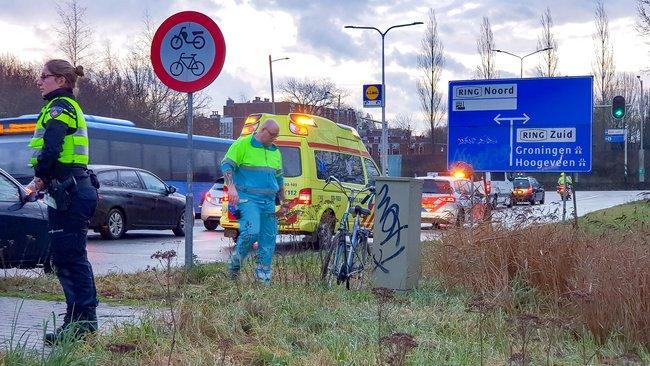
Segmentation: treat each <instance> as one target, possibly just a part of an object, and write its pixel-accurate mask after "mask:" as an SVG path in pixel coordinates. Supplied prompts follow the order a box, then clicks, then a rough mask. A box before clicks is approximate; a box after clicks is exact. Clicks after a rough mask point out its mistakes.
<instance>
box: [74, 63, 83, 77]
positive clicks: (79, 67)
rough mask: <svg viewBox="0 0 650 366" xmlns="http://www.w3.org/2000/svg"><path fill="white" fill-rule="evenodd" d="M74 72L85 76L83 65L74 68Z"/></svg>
mask: <svg viewBox="0 0 650 366" xmlns="http://www.w3.org/2000/svg"><path fill="white" fill-rule="evenodd" d="M74 73H75V74H77V76H79V77H82V76H84V67H83V66H81V65H78V66H77V67H75V68H74Z"/></svg>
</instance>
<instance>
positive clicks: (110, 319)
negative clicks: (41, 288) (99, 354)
mask: <svg viewBox="0 0 650 366" xmlns="http://www.w3.org/2000/svg"><path fill="white" fill-rule="evenodd" d="M0 309H2V310H1V311H0V350H1V349H7V348H9V345H10V343H11V342H12V338H13V345H14V347H15V346H16V345H17V344H20V345H25V346H26V348H33V349H36V350H40V349H42V347H43V333H44V329H45V326H46V325H47V332H51V331H52V330H53V329H54V317H55V316H56V326H57V327H58V326H60V325H61V324H62V323H63V315H64V314H65V302H59V301H43V300H23V299H20V298H16V297H0ZM141 313H142V309H140V308H135V307H130V306H116V305H106V304H101V303H100V305H99V307H98V308H97V320H98V322H99V329H100V332H106V331H107V330H109V329H110V328H111V327H113V326H115V325H117V324H121V323H125V322H131V323H133V322H136V321H137V320H138V318H139V315H140V314H141ZM53 314H54V315H53Z"/></svg>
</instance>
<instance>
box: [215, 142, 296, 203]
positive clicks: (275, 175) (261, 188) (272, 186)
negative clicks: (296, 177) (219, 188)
mask: <svg viewBox="0 0 650 366" xmlns="http://www.w3.org/2000/svg"><path fill="white" fill-rule="evenodd" d="M254 136H255V135H248V136H243V137H240V138H239V139H237V140H236V141H235V142H234V143H233V144H232V145H231V146H230V148H229V149H228V152H227V153H226V156H225V157H224V159H223V161H222V162H221V170H222V171H223V172H224V173H225V172H227V171H228V170H232V171H233V180H234V183H235V187H236V188H237V191H238V192H240V193H244V194H252V195H260V196H273V195H275V194H276V193H278V191H279V190H280V189H281V188H282V186H283V184H284V178H283V172H282V155H281V153H280V149H278V147H277V146H275V145H271V146H264V145H263V144H262V143H260V142H259V141H257V140H256V139H255V138H254Z"/></svg>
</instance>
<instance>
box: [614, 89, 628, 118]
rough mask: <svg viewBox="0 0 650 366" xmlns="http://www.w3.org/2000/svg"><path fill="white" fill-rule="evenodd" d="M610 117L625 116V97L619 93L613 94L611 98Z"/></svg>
mask: <svg viewBox="0 0 650 366" xmlns="http://www.w3.org/2000/svg"><path fill="white" fill-rule="evenodd" d="M612 117H614V118H616V119H621V118H623V117H625V98H623V97H622V96H620V95H617V96H615V97H614V100H612Z"/></svg>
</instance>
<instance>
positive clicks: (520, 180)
mask: <svg viewBox="0 0 650 366" xmlns="http://www.w3.org/2000/svg"><path fill="white" fill-rule="evenodd" d="M512 185H513V187H514V188H513V189H512V199H511V202H512V204H517V203H519V202H529V203H530V204H531V205H534V204H535V203H536V202H539V203H540V204H542V205H543V204H544V200H545V198H546V192H545V191H544V187H542V185H541V184H539V182H538V181H537V179H535V178H533V177H516V178H515V179H514V180H513V181H512Z"/></svg>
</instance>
